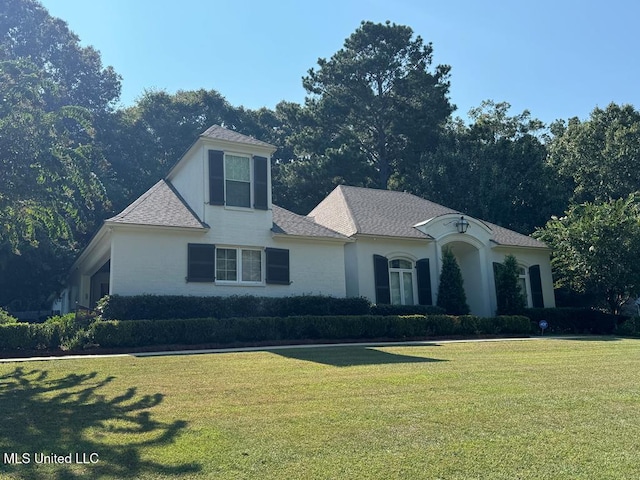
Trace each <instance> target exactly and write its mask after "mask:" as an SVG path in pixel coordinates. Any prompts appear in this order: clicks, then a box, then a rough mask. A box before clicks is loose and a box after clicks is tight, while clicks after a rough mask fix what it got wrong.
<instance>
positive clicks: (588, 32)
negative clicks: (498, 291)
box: [42, 0, 640, 123]
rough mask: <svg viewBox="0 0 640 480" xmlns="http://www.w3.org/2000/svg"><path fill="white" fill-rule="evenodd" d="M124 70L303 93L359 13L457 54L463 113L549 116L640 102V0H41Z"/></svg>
mask: <svg viewBox="0 0 640 480" xmlns="http://www.w3.org/2000/svg"><path fill="white" fill-rule="evenodd" d="M42 3H43V5H44V6H45V7H46V8H47V9H48V10H49V12H50V13H51V14H52V15H53V16H56V17H59V18H62V19H63V20H65V21H66V22H67V23H68V24H69V27H70V28H71V30H72V31H74V32H75V33H76V34H78V35H79V37H80V40H81V42H82V44H83V45H93V46H94V47H95V48H96V49H98V50H99V51H100V52H101V54H102V60H103V63H104V64H105V65H111V66H113V67H114V69H115V70H116V72H118V73H119V74H120V75H121V76H122V96H121V104H122V105H123V106H128V105H131V104H132V103H133V102H134V101H135V99H136V98H137V97H138V96H139V95H140V94H142V93H143V91H144V90H145V89H163V90H167V91H168V92H172V93H173V92H175V91H177V90H180V89H182V90H192V89H199V88H205V89H214V90H217V91H218V92H219V93H220V94H222V95H223V96H224V97H225V98H226V99H227V100H228V101H229V102H230V103H231V104H232V105H234V106H240V105H244V106H245V107H247V108H252V109H255V108H260V107H263V106H265V107H269V108H273V107H274V106H275V105H276V104H277V103H278V102H279V101H281V100H287V101H292V102H298V103H301V102H303V101H304V96H305V91H304V89H303V87H302V81H301V78H302V76H304V75H305V74H306V72H307V71H308V70H309V69H310V68H313V67H315V66H316V65H317V60H318V58H320V57H323V58H328V57H330V56H331V55H332V54H333V53H335V52H336V51H337V50H339V49H340V48H341V47H342V45H343V43H344V40H345V38H347V37H348V36H349V35H350V34H351V33H353V32H354V31H355V30H356V28H357V27H358V25H359V24H360V22H361V21H362V20H371V21H374V22H384V21H386V20H390V21H392V22H395V23H398V24H403V25H408V26H410V27H411V28H412V29H413V30H414V32H415V34H417V35H420V36H421V37H422V38H423V39H424V40H425V42H432V43H433V47H434V63H436V64H448V65H451V67H452V70H451V101H452V103H454V104H455V105H457V107H458V109H457V111H456V113H455V114H456V115H459V116H462V117H463V118H465V117H466V113H467V112H468V110H469V109H470V108H472V107H475V106H478V105H479V104H480V102H482V101H483V100H486V99H492V100H495V101H507V102H509V103H511V105H512V110H511V113H512V114H516V113H520V112H521V111H522V110H524V109H528V110H529V111H530V112H531V114H532V115H533V116H534V117H537V118H539V119H541V120H543V121H544V122H546V123H549V122H551V121H553V120H555V119H558V118H561V119H568V118H570V117H573V116H577V117H579V118H581V119H585V118H587V117H588V116H589V113H590V112H591V111H592V110H593V108H594V107H596V106H600V107H606V105H608V104H609V103H610V102H616V103H620V104H622V103H631V104H633V105H634V106H635V107H636V108H637V109H638V108H640V87H639V85H640V81H639V80H640V54H639V52H638V48H637V45H638V39H637V21H638V18H640V3H638V2H633V1H631V0H627V1H622V0H610V1H608V2H603V1H599V0H598V1H596V0H537V1H535V2H522V1H506V0H504V1H491V0H488V1H484V2H481V1H477V0H476V1H462V0H450V1H443V0H440V1H437V2H436V1H432V0H394V1H393V2H392V1H389V0H385V1H382V0H341V1H336V0H324V1H322V2H308V1H302V0H300V1H295V0H271V1H251V0H235V1H220V0H208V1H207V0H179V1H178V0H173V1H168V0H155V1H149V0H91V1H87V0H43V1H42Z"/></svg>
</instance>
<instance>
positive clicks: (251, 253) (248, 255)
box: [242, 250, 262, 282]
mask: <svg viewBox="0 0 640 480" xmlns="http://www.w3.org/2000/svg"><path fill="white" fill-rule="evenodd" d="M242 281H243V282H260V281H262V261H261V255H260V251H259V250H243V251H242Z"/></svg>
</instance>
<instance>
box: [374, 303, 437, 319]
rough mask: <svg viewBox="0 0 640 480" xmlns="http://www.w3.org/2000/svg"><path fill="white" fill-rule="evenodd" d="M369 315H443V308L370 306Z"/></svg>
mask: <svg viewBox="0 0 640 480" xmlns="http://www.w3.org/2000/svg"><path fill="white" fill-rule="evenodd" d="M370 313H371V315H382V316H387V315H444V313H445V311H444V308H441V307H437V306H435V305H386V304H382V303H381V304H377V305H371V309H370Z"/></svg>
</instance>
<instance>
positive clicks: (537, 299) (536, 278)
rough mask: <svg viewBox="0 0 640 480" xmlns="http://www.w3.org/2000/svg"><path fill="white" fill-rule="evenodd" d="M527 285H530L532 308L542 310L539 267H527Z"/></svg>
mask: <svg viewBox="0 0 640 480" xmlns="http://www.w3.org/2000/svg"><path fill="white" fill-rule="evenodd" d="M529 283H530V284H531V301H532V302H533V308H544V297H543V296H542V279H541V278H540V265H531V266H530V267H529Z"/></svg>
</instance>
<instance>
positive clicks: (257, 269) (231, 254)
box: [216, 247, 263, 284]
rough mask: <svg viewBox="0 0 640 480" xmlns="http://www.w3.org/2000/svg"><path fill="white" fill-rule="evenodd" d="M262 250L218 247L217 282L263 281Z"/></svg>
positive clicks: (258, 282)
mask: <svg viewBox="0 0 640 480" xmlns="http://www.w3.org/2000/svg"><path fill="white" fill-rule="evenodd" d="M262 271H263V267H262V250H257V249H250V248H233V247H217V248H216V282H224V283H250V284H260V283H262Z"/></svg>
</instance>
